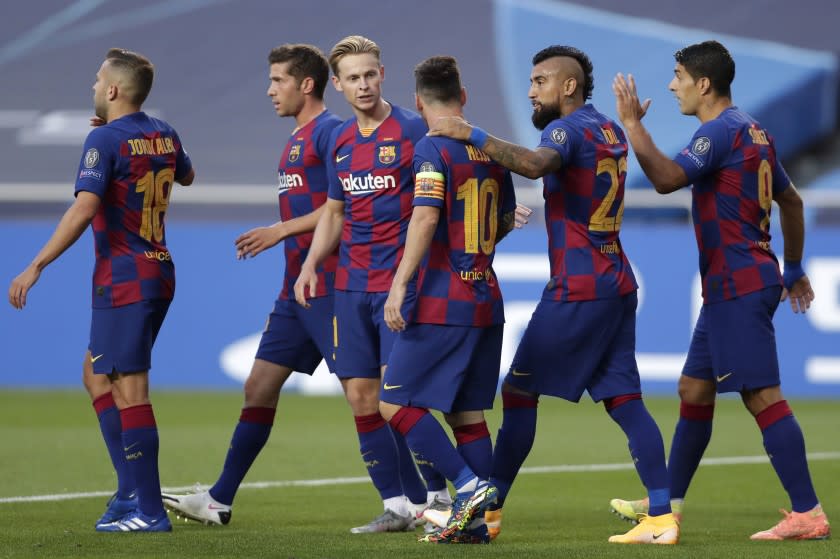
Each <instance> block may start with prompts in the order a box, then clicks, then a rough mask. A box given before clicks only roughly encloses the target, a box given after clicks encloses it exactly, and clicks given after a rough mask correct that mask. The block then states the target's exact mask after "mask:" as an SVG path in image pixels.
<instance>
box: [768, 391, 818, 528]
mask: <svg viewBox="0 0 840 559" xmlns="http://www.w3.org/2000/svg"><path fill="white" fill-rule="evenodd" d="M755 421H756V423H758V426H759V428H761V434H762V435H763V437H764V449H765V450H766V451H767V455H768V456H769V457H770V462H771V463H772V464H773V468H774V469H775V470H776V474H777V475H778V476H779V480H781V482H782V486H783V487H784V488H785V491H787V493H788V495H789V496H790V502H791V507H792V508H793V510H794V512H807V511H809V510H811V509H812V508H814V507H815V506H817V504H818V503H819V501H818V500H817V495H816V493H815V492H814V486H813V484H812V483H811V474H810V472H809V471H808V460H807V459H806V458H805V438H804V437H803V436H802V429H801V428H800V427H799V423H798V422H797V421H796V418H795V417H794V416H793V411H791V409H790V407H789V406H788V403H787V401H786V400H782V401H780V402H776V403H775V404H772V405H770V406H768V407H767V408H766V409H765V410H764V411H762V412H761V413H759V414H758V415H757V416H755Z"/></svg>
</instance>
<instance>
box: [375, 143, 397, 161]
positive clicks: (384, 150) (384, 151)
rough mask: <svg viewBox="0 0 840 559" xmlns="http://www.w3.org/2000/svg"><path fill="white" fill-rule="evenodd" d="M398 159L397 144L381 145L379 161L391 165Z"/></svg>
mask: <svg viewBox="0 0 840 559" xmlns="http://www.w3.org/2000/svg"><path fill="white" fill-rule="evenodd" d="M396 160H397V146H379V162H380V163H382V164H383V165H390V164H391V163H393V162H394V161H396Z"/></svg>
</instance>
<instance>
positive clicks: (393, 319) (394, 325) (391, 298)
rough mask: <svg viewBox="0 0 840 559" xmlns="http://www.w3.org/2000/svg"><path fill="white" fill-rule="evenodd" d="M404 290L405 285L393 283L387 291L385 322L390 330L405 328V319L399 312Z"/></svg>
mask: <svg viewBox="0 0 840 559" xmlns="http://www.w3.org/2000/svg"><path fill="white" fill-rule="evenodd" d="M405 291H406V287H405V285H400V284H397V283H393V284H391V290H390V291H389V292H388V299H386V300H385V324H387V325H388V328H390V329H391V331H392V332H401V331H402V330H405V319H404V318H403V316H402V313H401V312H400V309H401V308H402V305H403V301H405Z"/></svg>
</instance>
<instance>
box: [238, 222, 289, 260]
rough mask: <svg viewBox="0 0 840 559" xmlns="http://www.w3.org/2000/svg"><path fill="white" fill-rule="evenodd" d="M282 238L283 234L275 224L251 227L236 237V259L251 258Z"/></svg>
mask: <svg viewBox="0 0 840 559" xmlns="http://www.w3.org/2000/svg"><path fill="white" fill-rule="evenodd" d="M282 240H283V236H282V234H281V232H280V231H279V230H278V228H277V227H275V226H272V227H257V228H256V229H251V230H250V231H248V232H247V233H242V234H241V235H239V237H237V238H236V241H235V243H236V259H237V260H242V259H244V258H248V257H251V258H253V257H254V256H256V255H258V254H259V253H261V252H262V251H264V250H267V249H270V248H271V247H273V246H274V245H276V244H277V243H279V242H280V241H282Z"/></svg>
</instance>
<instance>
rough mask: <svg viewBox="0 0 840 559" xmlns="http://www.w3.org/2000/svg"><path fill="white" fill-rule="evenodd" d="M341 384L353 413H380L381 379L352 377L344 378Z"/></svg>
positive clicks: (357, 414) (358, 414)
mask: <svg viewBox="0 0 840 559" xmlns="http://www.w3.org/2000/svg"><path fill="white" fill-rule="evenodd" d="M341 386H342V388H344V396H345V398H347V403H348V404H350V409H352V410H353V415H355V416H360V415H371V414H374V413H379V379H372V378H350V379H343V380H342V381H341Z"/></svg>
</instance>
